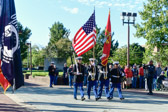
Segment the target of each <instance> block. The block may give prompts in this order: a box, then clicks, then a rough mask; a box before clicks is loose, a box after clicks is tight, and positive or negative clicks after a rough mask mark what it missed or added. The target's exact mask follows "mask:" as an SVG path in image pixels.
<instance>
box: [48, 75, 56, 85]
mask: <svg viewBox="0 0 168 112" xmlns="http://www.w3.org/2000/svg"><path fill="white" fill-rule="evenodd" d="M49 76H50V87H52V84H53V83H54V78H55V76H54V75H49Z"/></svg>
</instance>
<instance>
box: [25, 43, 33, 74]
mask: <svg viewBox="0 0 168 112" xmlns="http://www.w3.org/2000/svg"><path fill="white" fill-rule="evenodd" d="M26 45H27V46H29V48H30V72H31V75H32V50H31V42H29V43H28V42H27V43H26Z"/></svg>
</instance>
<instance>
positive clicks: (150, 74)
mask: <svg viewBox="0 0 168 112" xmlns="http://www.w3.org/2000/svg"><path fill="white" fill-rule="evenodd" d="M147 69H148V75H147V84H148V89H149V93H148V95H153V93H152V85H153V78H154V75H155V72H156V71H155V66H154V65H153V61H152V60H151V61H150V62H149V65H148V68H147Z"/></svg>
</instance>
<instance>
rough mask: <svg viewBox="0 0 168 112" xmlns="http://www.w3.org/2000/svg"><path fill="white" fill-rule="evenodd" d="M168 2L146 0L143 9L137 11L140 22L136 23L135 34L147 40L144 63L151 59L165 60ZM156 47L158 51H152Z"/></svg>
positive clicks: (167, 42) (167, 36) (167, 33)
mask: <svg viewBox="0 0 168 112" xmlns="http://www.w3.org/2000/svg"><path fill="white" fill-rule="evenodd" d="M167 9H168V2H167V0H148V2H147V3H146V4H144V10H143V11H141V12H139V14H140V16H141V19H142V20H143V21H142V22H141V24H137V25H136V26H135V27H136V29H137V31H136V34H135V36H136V37H138V38H140V37H143V38H145V39H146V40H147V45H146V46H147V50H146V52H145V54H144V60H143V62H144V63H147V62H149V60H150V59H153V60H154V61H156V62H167V61H168V60H167V58H165V56H166V50H167V44H168V24H167V22H168V10H167ZM155 47H157V49H159V50H158V52H157V53H156V52H152V51H153V50H154V48H155Z"/></svg>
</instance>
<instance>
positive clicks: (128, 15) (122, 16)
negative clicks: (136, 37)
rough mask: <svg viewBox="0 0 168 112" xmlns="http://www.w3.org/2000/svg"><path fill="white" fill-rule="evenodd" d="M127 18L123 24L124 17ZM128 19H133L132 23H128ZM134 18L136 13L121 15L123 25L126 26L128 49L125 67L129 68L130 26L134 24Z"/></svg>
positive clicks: (123, 13)
mask: <svg viewBox="0 0 168 112" xmlns="http://www.w3.org/2000/svg"><path fill="white" fill-rule="evenodd" d="M126 16H127V17H128V22H125V21H124V20H125V17H126ZM130 17H133V21H132V22H130ZM135 17H137V13H130V12H127V13H126V12H122V13H121V19H122V20H123V25H124V24H128V43H127V44H128V47H127V65H128V66H129V59H130V58H129V45H130V26H129V25H130V24H133V25H134V24H135Z"/></svg>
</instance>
